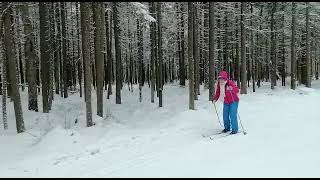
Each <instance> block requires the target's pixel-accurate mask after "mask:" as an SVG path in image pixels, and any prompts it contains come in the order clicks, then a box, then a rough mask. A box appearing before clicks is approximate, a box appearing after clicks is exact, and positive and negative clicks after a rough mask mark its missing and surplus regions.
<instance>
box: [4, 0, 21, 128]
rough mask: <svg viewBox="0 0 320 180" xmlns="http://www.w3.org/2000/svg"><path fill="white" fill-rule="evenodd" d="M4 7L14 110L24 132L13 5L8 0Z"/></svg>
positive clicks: (6, 44) (5, 44) (5, 34)
mask: <svg viewBox="0 0 320 180" xmlns="http://www.w3.org/2000/svg"><path fill="white" fill-rule="evenodd" d="M2 6H3V9H4V10H5V9H6V10H5V12H4V13H3V14H4V46H5V49H6V57H7V58H8V59H7V60H8V62H9V63H8V64H9V68H10V69H11V70H10V78H11V80H10V82H11V86H12V97H13V102H14V112H15V117H16V127H17V132H18V133H22V132H24V131H25V127H24V121H23V114H22V108H21V100H20V92H19V89H20V88H19V86H18V85H17V81H18V76H17V68H16V67H17V59H16V56H15V52H14V47H13V34H12V31H11V27H12V21H11V15H12V6H11V5H8V2H3V3H2Z"/></svg>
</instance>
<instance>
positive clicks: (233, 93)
mask: <svg viewBox="0 0 320 180" xmlns="http://www.w3.org/2000/svg"><path fill="white" fill-rule="evenodd" d="M219 77H220V78H223V79H225V80H226V81H227V82H226V86H225V96H224V103H225V104H231V103H232V102H234V101H235V102H239V97H238V93H239V88H238V86H237V85H236V84H235V83H234V82H233V81H231V80H229V78H228V73H227V72H226V71H221V72H220V74H219ZM228 86H231V87H232V90H227V87H228ZM219 96H220V82H219V81H218V83H217V89H216V93H215V96H214V98H213V99H214V100H215V101H217V100H218V99H219Z"/></svg>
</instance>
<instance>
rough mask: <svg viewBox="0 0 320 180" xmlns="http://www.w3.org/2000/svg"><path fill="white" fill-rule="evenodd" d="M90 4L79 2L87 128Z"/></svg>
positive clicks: (89, 111) (89, 122)
mask: <svg viewBox="0 0 320 180" xmlns="http://www.w3.org/2000/svg"><path fill="white" fill-rule="evenodd" d="M90 7H91V5H90V3H88V2H80V12H81V34H82V57H83V62H84V76H85V77H86V78H85V84H84V86H85V89H86V91H85V96H86V111H87V113H86V114H87V127H90V126H92V125H93V122H92V107H91V71H90V57H89V54H90V52H89V51H90V48H89V46H90V39H89V37H90V36H89V34H90V15H89V14H90Z"/></svg>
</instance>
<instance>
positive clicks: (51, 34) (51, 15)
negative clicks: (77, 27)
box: [48, 2, 55, 111]
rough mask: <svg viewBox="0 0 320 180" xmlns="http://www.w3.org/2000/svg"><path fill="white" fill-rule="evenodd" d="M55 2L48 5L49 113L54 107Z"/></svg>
mask: <svg viewBox="0 0 320 180" xmlns="http://www.w3.org/2000/svg"><path fill="white" fill-rule="evenodd" d="M53 8H54V7H53V2H51V3H49V4H48V10H49V12H48V13H49V14H48V15H49V18H48V19H49V27H48V29H49V31H48V32H49V33H48V35H49V39H50V40H49V42H50V43H49V44H48V45H49V53H50V54H49V56H50V58H49V78H48V79H49V86H48V109H49V111H50V110H51V107H52V100H53V80H54V79H53V71H54V62H53V61H54V59H55V56H54V46H55V45H54V33H55V32H54V31H55V30H54V9H53Z"/></svg>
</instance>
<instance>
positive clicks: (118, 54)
mask: <svg viewBox="0 0 320 180" xmlns="http://www.w3.org/2000/svg"><path fill="white" fill-rule="evenodd" d="M118 6H119V2H113V24H114V38H115V53H116V75H117V76H116V104H121V84H122V79H121V68H122V61H121V47H120V26H119V17H118V16H119V10H118V8H119V7H118Z"/></svg>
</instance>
